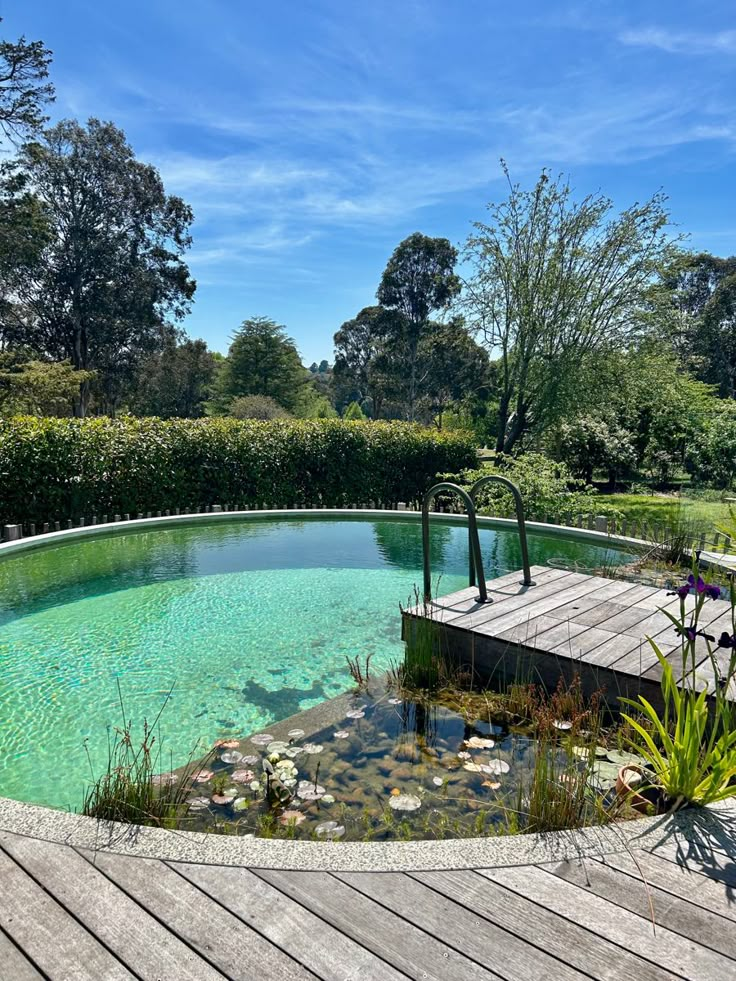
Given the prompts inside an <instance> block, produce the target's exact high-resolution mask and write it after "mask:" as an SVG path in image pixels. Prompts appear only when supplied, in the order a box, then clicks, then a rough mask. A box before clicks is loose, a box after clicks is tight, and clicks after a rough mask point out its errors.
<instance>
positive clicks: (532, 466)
mask: <svg viewBox="0 0 736 981" xmlns="http://www.w3.org/2000/svg"><path fill="white" fill-rule="evenodd" d="M491 473H499V474H502V475H503V476H504V477H508V478H509V480H512V481H513V482H514V483H515V484H516V485H517V486H518V488H519V490H520V491H521V496H522V497H523V499H524V508H525V511H526V516H527V517H528V518H530V517H539V518H544V517H549V518H552V519H554V520H556V521H561V520H568V519H572V518H574V517H576V516H577V515H579V514H582V515H589V514H596V515H597V514H603V515H607V516H609V517H614V518H619V517H621V512H620V511H619V510H618V509H617V508H614V507H612V506H611V505H610V504H606V502H605V498H604V497H601V496H600V495H598V493H597V491H596V490H595V489H594V488H593V487H590V486H588V485H587V484H584V483H583V482H582V481H581V480H575V479H574V478H573V477H572V476H571V474H570V471H569V470H568V468H567V467H566V466H565V464H564V463H555V462H554V461H553V460H550V459H549V457H546V456H543V455H542V454H541V453H525V454H524V455H523V456H519V457H511V456H503V455H502V454H499V455H498V456H497V457H496V460H495V462H494V463H493V464H487V465H485V466H483V467H481V468H479V469H476V470H466V471H463V472H461V473H458V474H445V475H444V477H445V479H447V480H453V481H455V482H456V483H459V484H460V485H461V486H465V487H469V486H470V485H471V484H473V483H475V481H476V480H479V479H480V478H481V477H485V476H487V475H488V474H491ZM477 503H478V510H479V511H480V512H481V513H485V514H492V515H495V516H497V517H502V518H511V517H514V516H515V514H516V511H515V509H514V501H513V498H512V497H511V494H510V493H509V491H507V490H506V489H505V488H503V487H502V486H501V485H500V484H490V485H489V486H488V487H485V488H483V489H482V490H481V491H480V493H479V494H478V499H477Z"/></svg>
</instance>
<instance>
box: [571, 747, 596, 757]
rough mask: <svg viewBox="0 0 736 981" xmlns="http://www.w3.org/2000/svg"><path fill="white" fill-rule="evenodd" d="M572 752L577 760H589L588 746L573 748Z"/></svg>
mask: <svg viewBox="0 0 736 981" xmlns="http://www.w3.org/2000/svg"><path fill="white" fill-rule="evenodd" d="M572 752H573V755H574V756H577V758H578V759H579V760H587V759H590V754H591V748H590V746H573V748H572Z"/></svg>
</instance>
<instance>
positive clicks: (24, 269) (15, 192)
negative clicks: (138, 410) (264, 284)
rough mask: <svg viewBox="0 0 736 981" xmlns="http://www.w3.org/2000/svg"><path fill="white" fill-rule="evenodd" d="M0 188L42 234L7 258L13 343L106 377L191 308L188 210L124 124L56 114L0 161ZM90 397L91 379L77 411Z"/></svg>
mask: <svg viewBox="0 0 736 981" xmlns="http://www.w3.org/2000/svg"><path fill="white" fill-rule="evenodd" d="M0 192H1V193H2V195H3V201H4V204H3V208H4V212H5V216H6V217H8V218H9V220H10V224H11V226H12V225H13V224H14V217H15V215H14V213H17V211H18V210H20V211H21V212H23V211H24V210H25V211H27V210H28V208H29V206H30V205H31V204H32V205H33V207H35V208H36V209H37V211H38V213H39V215H40V216H41V217H42V224H43V237H44V241H43V243H42V245H41V246H40V248H38V250H37V255H36V256H35V257H32V259H31V260H29V261H24V262H21V263H18V264H13V263H12V262H11V263H7V262H6V267H9V268H6V275H5V276H4V277H3V281H2V283H1V284H0V316H2V321H0V328H1V329H2V332H3V335H4V338H5V340H6V341H10V342H15V343H22V344H27V345H28V346H29V347H31V348H33V349H34V350H37V351H39V352H42V353H43V354H44V355H45V356H48V357H49V358H52V359H54V360H65V359H68V360H70V361H71V363H72V365H73V366H74V368H75V369H77V370H82V371H87V370H96V371H97V373H98V376H100V380H101V382H102V383H103V384H104V379H105V378H111V377H112V376H113V374H115V373H118V372H120V371H122V370H123V369H126V368H127V367H129V366H130V364H131V363H135V362H137V359H138V358H139V357H140V356H141V355H143V354H145V353H146V352H150V351H156V350H160V349H161V348H162V347H163V346H165V344H166V343H167V342H168V341H170V339H171V337H172V334H173V333H174V328H173V326H172V324H171V322H170V320H169V319H168V318H173V319H174V320H178V319H180V318H182V317H183V316H184V315H185V314H186V312H187V311H188V309H189V305H190V301H191V299H192V296H193V295H194V290H195V283H194V281H193V280H192V279H191V278H190V276H189V270H188V269H187V266H186V264H185V262H184V260H183V254H184V252H185V251H186V250H187V249H188V247H189V245H190V244H191V239H190V237H189V226H190V224H191V222H192V212H191V209H190V208H189V207H188V206H187V205H186V204H184V202H183V201H182V200H181V199H180V198H178V197H174V196H169V195H167V194H166V193H165V191H164V187H163V184H162V182H161V178H160V177H159V174H158V172H157V171H156V170H155V168H154V167H151V166H149V165H147V164H143V163H141V162H140V161H138V160H136V158H135V156H134V154H133V151H132V149H131V148H130V146H129V144H128V143H127V142H126V139H125V134H124V133H123V132H122V131H121V130H119V129H117V128H116V127H115V126H113V125H112V124H111V123H102V122H100V121H99V120H96V119H90V120H89V123H88V124H87V126H86V127H83V126H81V125H79V124H78V123H76V122H73V121H69V120H67V121H64V122H61V123H59V124H58V125H57V126H54V127H53V128H52V129H50V130H47V131H46V132H44V133H43V134H42V136H41V137H40V138H39V140H38V141H37V142H33V143H27V144H25V145H24V146H23V147H22V148H21V150H20V153H19V156H18V158H17V160H15V161H11V162H9V163H7V164H5V165H4V166H3V168H2V171H1V172H0ZM88 403H89V383H87V382H85V383H83V384H82V385H81V387H80V394H79V398H78V399H77V401H76V407H75V410H76V413H77V414H78V415H80V416H83V415H85V414H86V412H87V408H88Z"/></svg>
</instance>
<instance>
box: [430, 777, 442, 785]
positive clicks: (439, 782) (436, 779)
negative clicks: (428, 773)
mask: <svg viewBox="0 0 736 981" xmlns="http://www.w3.org/2000/svg"><path fill="white" fill-rule="evenodd" d="M444 782H445V781H444V780H443V779H442V777H432V783H433V784H434V785H435V787H441V786H442V785H443V784H444Z"/></svg>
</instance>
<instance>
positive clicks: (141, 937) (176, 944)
mask: <svg viewBox="0 0 736 981" xmlns="http://www.w3.org/2000/svg"><path fill="white" fill-rule="evenodd" d="M0 845H2V847H3V848H4V849H5V851H6V852H7V853H8V854H9V855H10V856H11V857H12V858H14V859H15V861H16V862H17V863H18V864H19V865H21V866H22V867H23V868H24V869H25V870H26V871H27V872H28V873H29V874H30V875H32V876H33V878H34V879H35V880H36V882H38V883H39V884H40V885H41V886H43V888H44V889H46V890H47V892H49V893H50V894H51V895H52V896H53V897H54V898H55V899H56V900H58V901H59V902H60V903H62V904H63V906H64V907H65V908H66V909H68V910H69V912H70V913H72V914H73V915H74V916H75V917H76V918H77V919H78V920H79V921H80V922H81V923H83V924H84V926H85V927H86V929H87V930H89V932H90V933H92V934H93V935H94V936H95V937H97V939H98V940H100V941H101V942H102V943H103V944H104V945H105V946H106V947H107V948H108V949H109V950H111V951H112V952H113V953H114V954H115V955H116V956H117V957H118V958H119V959H120V960H121V961H122V962H123V963H124V964H126V965H127V966H128V967H129V968H130V970H131V971H134V972H135V973H136V974H139V975H140V976H141V977H142V978H146V979H149V978H150V979H152V981H155V979H157V978H174V977H176V978H180V979H181V981H219V979H221V978H222V974H220V972H219V971H216V970H215V969H214V968H213V967H212V966H211V965H210V964H208V963H207V962H206V961H204V960H202V958H201V957H199V956H198V955H197V954H195V953H194V952H193V951H192V950H191V949H190V948H189V947H187V945H186V944H184V943H182V942H181V941H180V940H178V939H177V938H176V937H175V936H174V935H173V934H172V933H170V932H169V931H168V930H167V929H166V927H164V926H162V925H161V924H160V923H159V922H158V921H157V920H155V919H153V918H152V917H151V916H150V915H149V914H148V913H146V912H145V911H144V910H143V909H141V907H140V906H139V905H138V904H137V903H136V902H135V901H134V900H132V899H130V898H129V897H128V896H127V895H126V894H125V893H124V892H123V891H122V890H120V889H118V887H117V886H115V885H113V884H112V883H111V882H110V881H109V880H108V879H107V878H106V877H105V876H104V875H103V874H102V873H101V872H99V871H97V870H96V869H95V868H94V867H93V866H92V865H90V863H89V862H87V861H86V860H85V859H84V858H83V857H82V856H81V855H79V854H78V853H77V852H75V851H74V850H73V849H71V848H68V847H67V846H65V845H57V844H54V843H53V842H48V841H37V840H34V839H32V838H22V837H19V836H17V835H8V834H0Z"/></svg>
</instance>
